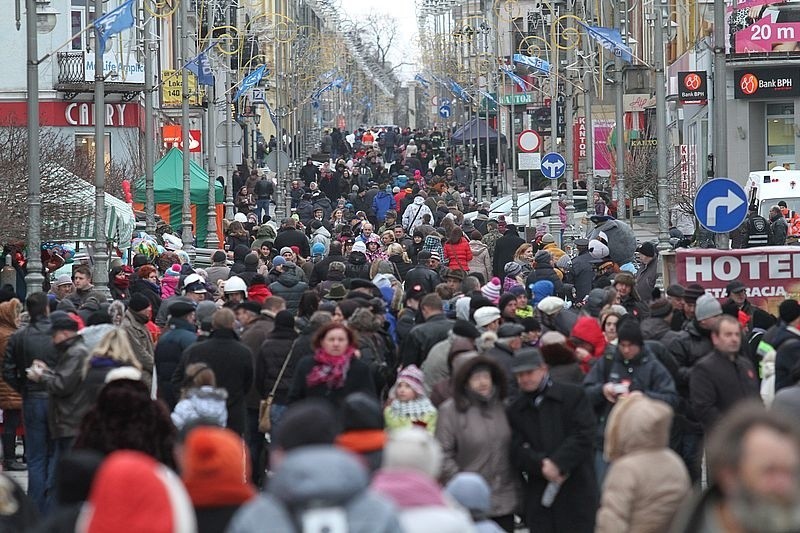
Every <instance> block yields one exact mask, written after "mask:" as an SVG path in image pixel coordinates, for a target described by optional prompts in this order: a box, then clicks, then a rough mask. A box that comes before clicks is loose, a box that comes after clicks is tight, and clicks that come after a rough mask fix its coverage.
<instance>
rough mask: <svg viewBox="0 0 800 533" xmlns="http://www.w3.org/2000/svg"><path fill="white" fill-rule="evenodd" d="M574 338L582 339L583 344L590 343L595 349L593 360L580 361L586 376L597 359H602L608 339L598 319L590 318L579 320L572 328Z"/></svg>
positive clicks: (583, 317)
mask: <svg viewBox="0 0 800 533" xmlns="http://www.w3.org/2000/svg"><path fill="white" fill-rule="evenodd" d="M571 336H572V337H574V338H576V339H580V340H582V341H583V342H586V343H589V344H591V345H592V347H593V348H594V351H593V352H592V359H591V360H588V361H579V364H580V366H581V370H583V373H584V374H586V373H588V372H589V369H590V368H591V367H592V363H594V361H595V359H599V358H600V357H602V355H603V352H604V351H605V349H606V344H607V343H606V338H605V336H604V335H603V330H602V329H600V324H599V323H598V322H597V319H596V318H593V317H590V316H582V317H580V318H578V321H577V322H575V325H574V326H573V327H572V334H571Z"/></svg>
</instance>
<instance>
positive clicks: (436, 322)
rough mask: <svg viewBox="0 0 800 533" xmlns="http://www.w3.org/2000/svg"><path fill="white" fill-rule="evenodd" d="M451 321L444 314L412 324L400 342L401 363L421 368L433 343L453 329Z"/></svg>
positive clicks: (442, 338)
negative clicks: (415, 324) (411, 327)
mask: <svg viewBox="0 0 800 533" xmlns="http://www.w3.org/2000/svg"><path fill="white" fill-rule="evenodd" d="M453 323H454V322H453V321H452V320H449V319H448V318H447V317H445V316H444V314H438V315H433V316H431V317H428V319H427V320H425V322H423V323H422V324H419V325H417V326H414V328H413V329H412V330H411V332H410V333H409V334H408V336H407V337H405V338H403V339H402V341H401V342H400V354H401V359H402V365H403V366H404V367H406V366H408V365H417V367H418V368H422V363H423V361H425V359H426V358H427V357H428V352H430V351H431V348H433V345H434V344H436V343H437V342H440V341H443V340H445V339H446V338H447V336H448V335H449V333H450V330H451V329H453Z"/></svg>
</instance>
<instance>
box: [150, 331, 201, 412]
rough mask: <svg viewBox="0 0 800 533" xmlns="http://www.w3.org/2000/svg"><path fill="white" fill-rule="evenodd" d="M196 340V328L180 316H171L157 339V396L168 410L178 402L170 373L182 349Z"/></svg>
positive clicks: (178, 359)
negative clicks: (166, 326)
mask: <svg viewBox="0 0 800 533" xmlns="http://www.w3.org/2000/svg"><path fill="white" fill-rule="evenodd" d="M196 341H197V328H196V327H195V325H194V324H191V323H189V322H187V321H186V320H183V319H182V318H171V319H170V321H169V324H168V329H167V331H166V332H164V334H163V335H161V337H159V339H158V343H157V344H156V349H155V367H156V376H158V396H159V398H161V399H162V400H164V402H166V404H167V406H169V408H170V410H172V409H174V408H175V404H177V403H178V396H179V395H180V389H179V388H175V387H173V386H172V375H173V374H175V369H176V368H178V365H179V364H180V362H181V357H183V351H184V350H185V349H186V348H188V347H189V346H191V345H192V344H194V343H195V342H196Z"/></svg>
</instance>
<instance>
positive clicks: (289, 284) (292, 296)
mask: <svg viewBox="0 0 800 533" xmlns="http://www.w3.org/2000/svg"><path fill="white" fill-rule="evenodd" d="M269 290H270V291H272V294H273V295H274V296H280V297H281V298H283V299H284V300H286V310H287V311H289V312H290V313H292V314H293V315H294V314H297V309H298V308H299V307H300V298H301V297H302V296H303V293H304V292H306V291H307V290H308V283H306V282H305V281H300V275H299V274H298V272H297V267H296V266H294V265H290V264H288V263H287V264H285V265H283V272H281V274H280V275H279V276H278V280H277V281H275V282H274V283H270V285H269Z"/></svg>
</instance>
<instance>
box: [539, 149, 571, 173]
mask: <svg viewBox="0 0 800 533" xmlns="http://www.w3.org/2000/svg"><path fill="white" fill-rule="evenodd" d="M541 170H542V174H544V177H545V178H549V179H551V180H557V179H558V178H560V177H561V176H563V175H564V172H566V170H567V161H566V160H565V159H564V157H563V156H562V155H561V154H557V153H556V152H550V153H549V154H546V155H545V156H544V157H543V158H542V162H541Z"/></svg>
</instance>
